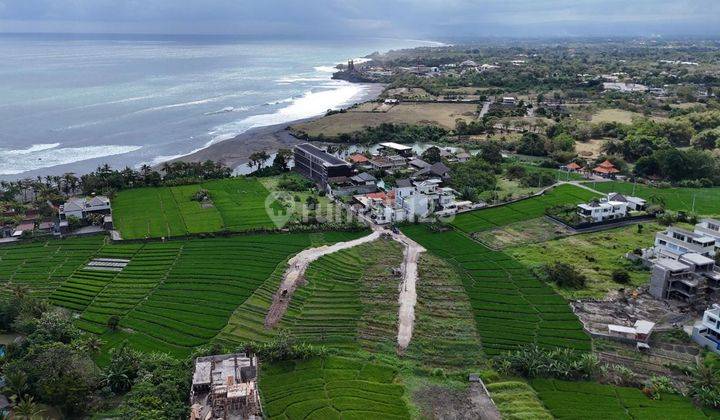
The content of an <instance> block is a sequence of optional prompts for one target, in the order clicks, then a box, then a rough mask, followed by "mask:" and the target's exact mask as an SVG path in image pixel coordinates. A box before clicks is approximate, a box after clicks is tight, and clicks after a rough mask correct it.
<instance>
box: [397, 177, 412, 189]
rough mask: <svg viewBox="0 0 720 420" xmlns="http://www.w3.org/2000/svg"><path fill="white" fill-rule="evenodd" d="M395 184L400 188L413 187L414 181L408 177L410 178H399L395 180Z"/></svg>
mask: <svg viewBox="0 0 720 420" xmlns="http://www.w3.org/2000/svg"><path fill="white" fill-rule="evenodd" d="M395 184H396V185H397V186H398V187H399V188H406V187H412V182H411V181H410V179H408V178H405V179H398V180H397V181H395Z"/></svg>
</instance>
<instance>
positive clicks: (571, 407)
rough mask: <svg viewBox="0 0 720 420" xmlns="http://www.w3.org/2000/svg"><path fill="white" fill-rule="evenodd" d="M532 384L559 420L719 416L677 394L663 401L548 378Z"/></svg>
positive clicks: (636, 391)
mask: <svg viewBox="0 0 720 420" xmlns="http://www.w3.org/2000/svg"><path fill="white" fill-rule="evenodd" d="M531 385H532V387H533V388H534V389H535V390H536V391H537V393H538V395H539V396H540V399H541V400H542V402H543V404H544V405H545V407H547V408H548V410H550V412H551V413H552V415H553V416H554V417H555V418H557V419H647V420H653V419H663V420H674V419H677V420H681V419H682V420H686V419H687V420H691V419H707V418H719V415H720V413H718V412H707V413H704V412H703V411H701V410H699V409H698V408H696V407H695V406H694V405H693V404H692V402H691V401H690V400H689V399H687V398H685V397H682V396H678V395H673V394H662V395H661V399H660V400H651V399H649V398H648V397H646V396H645V394H643V393H642V392H641V391H640V390H639V389H637V388H623V387H616V386H612V385H601V384H597V383H592V382H566V381H557V380H548V379H537V380H534V381H532V382H531Z"/></svg>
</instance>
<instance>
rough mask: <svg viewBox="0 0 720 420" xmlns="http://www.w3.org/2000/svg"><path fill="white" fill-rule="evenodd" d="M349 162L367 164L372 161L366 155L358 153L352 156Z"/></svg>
mask: <svg viewBox="0 0 720 420" xmlns="http://www.w3.org/2000/svg"><path fill="white" fill-rule="evenodd" d="M348 160H350V162H352V163H366V162H368V161H370V159H368V158H367V156H365V155H361V154H360V153H356V154H354V155H351V156H350V157H349V158H348Z"/></svg>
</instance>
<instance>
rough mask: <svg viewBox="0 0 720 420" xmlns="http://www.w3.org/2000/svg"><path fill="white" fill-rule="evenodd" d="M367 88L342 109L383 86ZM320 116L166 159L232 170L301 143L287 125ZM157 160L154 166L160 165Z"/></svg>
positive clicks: (372, 96) (373, 96) (373, 94)
mask: <svg viewBox="0 0 720 420" xmlns="http://www.w3.org/2000/svg"><path fill="white" fill-rule="evenodd" d="M363 84H364V85H366V86H367V89H366V90H364V91H363V92H362V94H360V95H358V97H357V98H355V99H353V100H352V102H350V103H348V104H345V105H344V106H343V108H347V107H349V106H352V105H354V104H359V103H363V102H367V101H373V100H375V99H377V98H378V97H379V96H380V94H381V93H382V92H383V90H384V89H385V85H384V84H381V83H363ZM323 116H324V114H322V115H316V116H314V117H309V118H302V119H298V120H293V121H288V122H284V123H281V124H275V125H268V126H263V127H255V128H251V129H250V130H248V131H246V132H244V133H241V134H238V135H237V136H235V137H233V138H231V139H228V140H223V141H220V142H218V143H215V144H211V145H210V146H208V147H206V148H204V149H202V150H198V151H196V152H194V153H191V154H188V155H185V156H181V157H178V158H175V159H171V160H168V161H166V162H179V161H181V162H202V161H206V160H212V161H216V162H222V163H223V164H225V165H226V166H228V167H229V168H232V169H235V168H237V167H238V166H240V165H244V164H246V163H248V161H249V157H250V155H251V154H253V153H255V152H259V151H265V152H267V153H268V154H272V153H275V152H276V151H277V150H278V149H281V148H291V147H292V146H295V145H296V144H299V143H302V141H301V140H299V139H297V138H296V137H294V136H293V135H292V134H291V133H290V131H289V130H288V127H289V126H291V125H293V124H298V123H301V122H307V121H313V120H316V119H319V118H322V117H323ZM163 163H165V162H162V163H159V164H158V165H156V167H159V166H161V165H162V164H163Z"/></svg>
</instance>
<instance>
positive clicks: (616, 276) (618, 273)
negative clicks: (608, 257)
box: [612, 268, 630, 284]
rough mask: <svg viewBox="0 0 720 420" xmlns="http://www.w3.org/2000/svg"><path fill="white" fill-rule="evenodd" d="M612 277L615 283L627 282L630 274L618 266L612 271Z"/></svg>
mask: <svg viewBox="0 0 720 420" xmlns="http://www.w3.org/2000/svg"><path fill="white" fill-rule="evenodd" d="M612 279H613V281H614V282H615V283H620V284H628V283H630V274H629V273H628V272H627V271H625V270H623V269H620V268H619V269H617V270H615V271H613V273H612Z"/></svg>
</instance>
